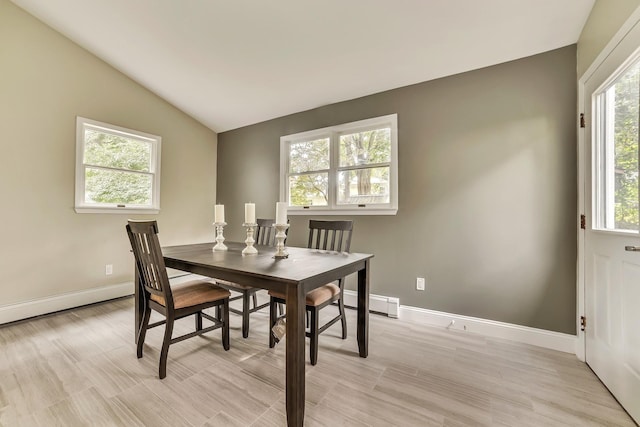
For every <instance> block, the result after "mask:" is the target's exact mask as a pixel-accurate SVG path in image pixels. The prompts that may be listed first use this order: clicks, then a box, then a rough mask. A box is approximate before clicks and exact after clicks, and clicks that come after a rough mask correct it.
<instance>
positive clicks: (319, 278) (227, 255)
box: [135, 241, 373, 427]
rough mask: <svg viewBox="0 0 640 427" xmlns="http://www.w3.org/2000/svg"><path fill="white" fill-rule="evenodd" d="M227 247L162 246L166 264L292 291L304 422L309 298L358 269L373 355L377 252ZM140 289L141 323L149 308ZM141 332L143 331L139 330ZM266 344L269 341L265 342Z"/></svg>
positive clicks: (294, 356)
mask: <svg viewBox="0 0 640 427" xmlns="http://www.w3.org/2000/svg"><path fill="white" fill-rule="evenodd" d="M225 245H226V246H227V250H224V251H218V250H215V251H214V250H213V246H214V243H197V244H187V245H178V246H166V247H163V248H162V252H163V257H164V262H165V265H166V267H169V268H173V269H176V270H182V271H186V272H190V273H194V274H198V275H202V276H207V277H211V278H214V279H220V280H225V281H229V282H233V283H239V284H245V285H249V286H252V287H256V288H262V289H266V290H274V291H278V292H282V293H284V294H285V295H286V307H287V312H286V338H285V344H286V351H285V357H286V363H285V377H286V378H285V395H286V414H287V425H288V426H297V427H299V426H303V425H304V408H305V308H306V306H305V296H306V294H307V293H308V292H309V291H311V290H313V289H315V288H318V287H320V286H323V285H325V284H327V283H330V282H332V281H334V280H338V279H339V278H341V277H345V276H347V275H350V274H353V273H357V278H358V280H357V282H358V285H357V292H358V298H357V300H358V306H357V310H358V314H357V322H358V325H357V342H358V353H359V356H360V357H367V356H368V352H369V350H368V343H369V276H370V269H369V268H370V267H369V265H370V262H371V259H372V258H373V255H372V254H365V253H347V252H336V251H328V250H319V249H308V248H298V247H287V248H286V250H287V252H288V257H286V258H281V257H275V256H274V255H275V253H276V248H275V247H272V246H262V245H255V246H254V247H255V248H256V249H257V250H258V253H257V254H252V255H243V254H242V250H243V249H244V248H245V247H246V245H245V244H244V243H240V242H226V241H225ZM139 292H140V285H139V284H138V286H136V287H135V300H136V303H135V304H136V310H135V311H136V313H135V327H136V330H137V329H138V328H139V327H140V321H141V319H142V316H141V313H142V312H143V310H144V307H143V301H142V300H143V298H140V297H139ZM136 335H137V334H136ZM265 345H266V341H265Z"/></svg>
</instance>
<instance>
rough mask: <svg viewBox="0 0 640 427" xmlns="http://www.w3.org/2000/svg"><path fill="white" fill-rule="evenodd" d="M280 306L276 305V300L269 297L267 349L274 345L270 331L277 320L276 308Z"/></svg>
mask: <svg viewBox="0 0 640 427" xmlns="http://www.w3.org/2000/svg"><path fill="white" fill-rule="evenodd" d="M279 305H280V304H278V303H276V300H275V299H273V297H269V348H273V347H275V345H276V338H275V337H274V336H273V331H272V330H271V329H272V328H273V327H274V326H275V325H276V321H277V320H278V314H277V313H276V309H277V308H276V306H279Z"/></svg>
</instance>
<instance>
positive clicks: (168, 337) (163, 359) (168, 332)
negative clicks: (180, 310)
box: [158, 316, 173, 379]
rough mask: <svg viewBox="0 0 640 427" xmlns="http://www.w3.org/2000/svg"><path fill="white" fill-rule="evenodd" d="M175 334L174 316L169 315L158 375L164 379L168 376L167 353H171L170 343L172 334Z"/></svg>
mask: <svg viewBox="0 0 640 427" xmlns="http://www.w3.org/2000/svg"><path fill="white" fill-rule="evenodd" d="M172 334H173V318H172V317H169V316H167V323H166V324H165V329H164V341H162V350H161V351H160V367H159V369H158V376H159V377H160V379H163V378H164V377H166V376H167V355H168V354H169V345H170V344H171V335H172Z"/></svg>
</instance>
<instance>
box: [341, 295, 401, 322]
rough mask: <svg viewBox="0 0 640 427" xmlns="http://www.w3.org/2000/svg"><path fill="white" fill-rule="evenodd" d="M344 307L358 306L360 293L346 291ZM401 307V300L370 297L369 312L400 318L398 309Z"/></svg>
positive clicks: (380, 296) (379, 296)
mask: <svg viewBox="0 0 640 427" xmlns="http://www.w3.org/2000/svg"><path fill="white" fill-rule="evenodd" d="M344 305H346V306H347V307H354V308H355V307H357V306H358V293H357V292H356V291H350V290H346V289H345V291H344ZM399 307H400V300H399V299H398V298H394V297H387V296H384V295H374V294H370V295H369V311H373V312H375V313H382V314H386V315H387V316H389V317H394V318H396V317H398V308H399Z"/></svg>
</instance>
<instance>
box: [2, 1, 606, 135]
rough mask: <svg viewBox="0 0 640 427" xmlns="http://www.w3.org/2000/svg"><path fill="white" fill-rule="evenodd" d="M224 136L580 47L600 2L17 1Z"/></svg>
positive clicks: (33, 13)
mask: <svg viewBox="0 0 640 427" xmlns="http://www.w3.org/2000/svg"><path fill="white" fill-rule="evenodd" d="M12 1H13V2H14V3H15V4H17V5H18V6H20V7H22V8H23V9H25V10H26V11H27V12H29V13H31V14H32V15H34V16H36V17H37V18H39V19H40V20H42V21H44V22H45V23H46V24H48V25H49V26H51V27H53V28H54V29H56V30H58V31H59V32H61V33H62V34H64V35H65V36H67V37H69V38H70V39H71V40H73V41H75V42H76V43H78V44H79V45H80V46H82V47H84V48H86V49H87V50H89V51H90V52H93V53H94V54H95V55H97V56H98V57H100V58H102V59H103V60H104V61H106V62H108V63H109V64H111V65H112V66H114V67H115V68H117V69H118V70H120V71H122V72H123V73H125V74H126V75H128V76H130V77H131V78H132V79H134V80H136V81H137V82H139V83H140V84H142V85H143V86H145V87H147V88H148V89H150V90H151V91H153V92H155V93H156V94H158V95H159V96H161V97H163V98H164V99H166V100H167V101H169V102H170V103H172V104H173V105H175V106H176V107H178V108H180V109H181V110H183V111H184V112H186V113H187V114H189V115H191V116H192V117H194V118H195V119H197V120H199V121H200V122H202V123H203V124H205V125H206V126H208V127H209V128H211V129H212V130H214V131H216V132H223V131H226V130H231V129H235V128H238V127H242V126H245V125H249V124H253V123H257V122H261V121H264V120H268V119H272V118H275V117H280V116H284V115H287V114H291V113H295V112H299V111H304V110H308V109H312V108H316V107H320V106H323V105H327V104H332V103H335V102H338V101H344V100H348V99H353V98H357V97H360V96H365V95H369V94H372V93H377V92H381V91H384V90H388V89H393V88H397V87H401V86H406V85H410V84H413V83H419V82H422V81H426V80H432V79H436V78H439V77H443V76H447V75H452V74H456V73H461V72H464V71H469V70H473V69H478V68H481V67H486V66H489V65H494V64H498V63H501V62H505V61H510V60H513V59H517V58H522V57H526V56H530V55H534V54H537V53H541V52H545V51H548V50H552V49H556V48H559V47H563V46H567V45H569V44H572V43H575V42H576V41H577V40H578V37H579V36H580V32H581V31H582V27H583V26H584V23H585V21H586V19H587V17H588V15H589V12H590V11H591V8H592V6H593V3H594V1H595V0H315V1H313V0H271V1H265V0H89V1H88V0H12Z"/></svg>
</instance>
